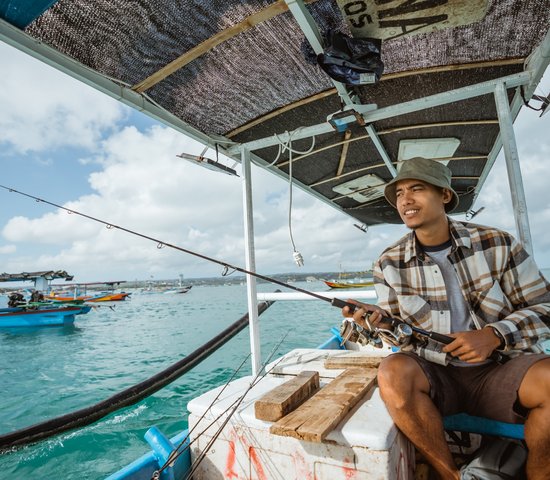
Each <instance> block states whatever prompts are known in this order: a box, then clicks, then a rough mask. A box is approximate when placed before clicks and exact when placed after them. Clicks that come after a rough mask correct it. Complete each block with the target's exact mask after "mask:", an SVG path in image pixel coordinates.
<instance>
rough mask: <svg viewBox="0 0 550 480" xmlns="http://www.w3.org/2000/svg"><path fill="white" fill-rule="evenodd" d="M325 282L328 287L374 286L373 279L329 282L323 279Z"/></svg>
mask: <svg viewBox="0 0 550 480" xmlns="http://www.w3.org/2000/svg"><path fill="white" fill-rule="evenodd" d="M324 282H325V284H326V285H327V286H328V287H330V288H365V287H372V286H374V281H373V280H371V281H367V282H331V281H329V280H324Z"/></svg>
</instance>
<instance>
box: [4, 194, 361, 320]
mask: <svg viewBox="0 0 550 480" xmlns="http://www.w3.org/2000/svg"><path fill="white" fill-rule="evenodd" d="M0 187H1V188H3V189H4V190H7V191H8V192H10V193H17V194H19V195H22V196H24V197H28V198H32V199H33V200H35V201H37V202H39V203H45V204H47V205H51V206H53V207H56V208H59V209H61V210H65V211H66V212H68V213H70V214H75V215H79V216H81V217H84V218H87V219H89V220H93V221H94V222H98V223H102V224H103V225H105V226H106V227H107V228H108V229H117V230H121V231H123V232H126V233H130V234H131V235H135V236H137V237H141V238H145V239H146V240H151V241H152V242H156V244H157V248H159V249H160V248H163V247H168V248H172V249H174V250H178V251H180V252H184V253H187V254H189V255H193V256H195V257H198V258H202V259H203V260H207V261H209V262H212V263H216V264H218V265H221V266H222V267H224V271H223V273H222V276H225V275H227V272H229V270H233V271H236V272H241V273H244V274H246V275H251V276H253V277H256V278H259V279H261V280H264V281H266V282H270V283H274V284H276V285H280V286H282V287H286V288H290V289H291V290H294V291H296V292H300V293H303V294H305V295H309V296H310V297H315V298H317V299H318V300H323V301H324V302H329V303H330V304H331V305H333V306H334V307H338V308H343V307H349V308H350V309H352V310H353V309H355V307H356V306H355V305H353V304H351V303H348V302H344V301H343V300H340V299H338V298H329V297H325V296H323V295H319V294H318V293H315V292H310V291H308V290H304V289H303V288H300V287H296V286H294V285H290V284H288V283H285V282H282V281H280V280H277V279H276V278H272V277H268V276H266V275H262V274H260V273H257V272H252V271H250V270H247V269H245V268H242V267H239V266H235V265H231V264H230V263H228V262H223V261H221V260H218V259H216V258H213V257H209V256H207V255H204V254H202V253H198V252H194V251H193V250H189V249H187V248H183V247H180V246H178V245H174V244H172V243H167V242H164V241H162V240H159V239H157V238H154V237H151V236H149V235H145V234H143V233H139V232H136V231H134V230H130V229H129V228H125V227H121V226H120V225H115V224H114V223H109V222H106V221H105V220H101V219H100V218H97V217H92V216H91V215H87V214H85V213H82V212H78V211H76V210H72V209H70V208H67V207H63V206H62V205H58V204H57V203H54V202H50V201H49V200H45V199H43V198H40V197H36V196H34V195H30V194H29V193H25V192H21V191H19V190H16V189H14V188H10V187H6V186H4V185H0ZM231 273H233V272H231Z"/></svg>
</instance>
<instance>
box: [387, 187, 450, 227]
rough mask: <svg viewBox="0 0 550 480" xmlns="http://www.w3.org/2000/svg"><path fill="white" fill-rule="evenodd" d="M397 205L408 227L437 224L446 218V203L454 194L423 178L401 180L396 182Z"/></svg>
mask: <svg viewBox="0 0 550 480" xmlns="http://www.w3.org/2000/svg"><path fill="white" fill-rule="evenodd" d="M395 193H396V197H397V199H396V206H397V211H398V212H399V216H400V217H401V219H402V220H403V222H404V223H405V225H406V226H407V227H409V228H410V229H412V230H416V229H418V228H421V227H429V226H431V225H436V224H437V223H438V222H440V221H441V220H442V219H443V218H445V216H446V213H445V204H447V203H449V202H450V200H451V198H452V194H451V192H450V191H449V190H447V189H444V190H443V191H441V189H439V188H437V187H434V186H433V185H431V184H430V183H426V182H423V181H422V180H400V181H399V182H397V184H396V190H395Z"/></svg>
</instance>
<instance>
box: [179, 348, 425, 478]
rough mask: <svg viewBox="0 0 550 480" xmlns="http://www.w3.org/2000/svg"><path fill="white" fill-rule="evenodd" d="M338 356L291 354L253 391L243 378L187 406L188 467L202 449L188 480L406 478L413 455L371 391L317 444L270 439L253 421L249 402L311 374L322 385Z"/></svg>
mask: <svg viewBox="0 0 550 480" xmlns="http://www.w3.org/2000/svg"><path fill="white" fill-rule="evenodd" d="M353 353H355V354H357V352H350V354H353ZM336 354H337V355H342V351H341V350H324V351H323V350H305V349H301V350H294V351H292V352H290V353H289V354H287V355H285V357H283V359H282V361H280V362H279V363H278V364H277V366H276V367H275V369H274V370H273V371H272V373H270V374H268V375H266V376H265V377H264V378H263V379H262V380H261V381H259V382H258V383H257V384H255V385H254V386H253V387H252V388H250V384H251V382H252V381H253V378H252V377H244V378H241V379H239V380H236V381H234V382H232V383H231V384H229V385H228V386H227V387H225V389H224V390H223V392H221V394H220V391H221V390H222V388H224V387H223V386H222V387H218V388H216V389H214V390H211V391H210V392H207V393H205V394H204V395H201V396H200V397H197V398H195V399H193V400H192V401H191V402H189V405H188V408H189V411H190V415H189V428H190V429H192V432H191V435H190V437H191V439H192V442H193V443H192V447H191V448H192V450H191V456H192V460H193V462H195V461H196V460H197V458H199V457H200V456H201V454H202V453H203V452H204V451H205V450H207V451H206V455H205V456H204V459H203V460H202V461H201V463H200V464H199V467H198V469H197V470H196V472H195V473H194V475H193V478H194V480H221V479H235V480H237V479H238V480H271V479H273V480H275V479H277V480H294V479H296V480H324V479H327V480H340V479H341V480H351V479H357V480H367V479H368V480H378V479H380V480H382V479H390V480H405V479H407V480H409V479H412V478H413V468H414V462H415V459H414V448H413V447H412V446H411V444H410V443H409V442H408V441H407V440H406V439H405V437H404V436H403V435H402V434H401V433H400V432H399V431H398V430H397V428H396V427H395V425H394V424H393V422H392V420H391V418H390V416H389V414H388V412H387V410H386V408H385V406H384V404H383V402H382V400H381V399H380V396H379V393H378V389H377V388H374V389H372V390H371V391H370V392H369V393H367V394H366V395H365V397H364V398H363V399H362V400H361V401H360V402H359V403H358V405H356V406H355V408H354V409H353V410H351V411H350V413H349V414H348V415H347V416H346V418H345V419H344V420H343V421H342V422H340V424H339V425H338V426H337V427H336V428H335V429H334V430H332V431H331V432H330V433H329V434H328V435H327V437H326V439H325V440H324V442H323V443H315V442H308V441H304V440H299V439H296V438H292V437H284V436H279V435H272V434H271V433H270V432H269V427H270V426H271V425H272V423H271V422H266V421H262V420H258V419H256V418H255V415H254V402H255V401H256V400H258V399H259V398H260V397H262V396H263V395H264V394H265V393H266V392H268V391H270V390H272V389H273V388H275V387H276V386H278V385H280V384H282V383H284V382H285V381H287V380H288V379H289V378H290V375H296V373H299V371H302V370H317V371H319V374H320V377H321V386H323V385H325V384H327V383H328V382H330V381H331V380H332V379H333V378H334V377H336V376H337V375H339V374H340V373H341V372H342V370H326V369H324V367H323V362H324V359H326V358H327V356H329V355H336ZM272 365H273V364H272ZM268 369H269V367H268ZM274 372H276V373H274ZM249 388H250V389H249ZM247 390H248V392H247V393H246V396H245V397H244V400H242V401H241V402H240V403H239V404H238V402H239V399H240V398H241V396H242V395H243V394H244V393H245V392H246V391H247ZM218 395H219V398H217V397H218ZM215 399H216V400H215ZM214 400H215V402H214ZM213 402H214V403H213ZM233 410H235V411H234V413H233V415H232V416H231V417H230V418H229V419H228V414H229V413H231V412H232V411H233ZM213 439H214V440H213ZM210 443H211V445H210V446H209V444H210Z"/></svg>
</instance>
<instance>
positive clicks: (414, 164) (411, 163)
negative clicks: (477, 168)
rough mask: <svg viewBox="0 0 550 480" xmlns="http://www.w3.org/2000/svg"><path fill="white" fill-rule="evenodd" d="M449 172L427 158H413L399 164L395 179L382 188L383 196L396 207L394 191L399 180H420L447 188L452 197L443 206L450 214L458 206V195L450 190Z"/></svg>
mask: <svg viewBox="0 0 550 480" xmlns="http://www.w3.org/2000/svg"><path fill="white" fill-rule="evenodd" d="M451 176H452V172H451V170H450V169H449V168H448V167H446V166H445V165H443V164H442V163H440V162H437V161H435V160H431V159H429V158H422V157H414V158H411V159H410V160H405V161H404V162H403V163H402V164H401V168H400V169H399V172H397V175H396V177H395V178H394V179H393V180H392V181H391V182H389V183H388V184H387V185H386V187H385V188H384V195H385V197H386V199H387V200H388V202H390V204H391V205H392V206H393V207H395V206H396V194H395V190H396V187H397V185H396V184H397V182H398V181H399V180H422V181H423V182H426V183H429V184H431V185H435V186H436V187H442V188H448V189H449V190H450V191H451V193H452V194H453V197H452V198H451V201H450V202H449V203H448V204H447V205H445V211H446V212H447V213H449V212H452V211H453V210H454V209H455V208H456V207H457V205H458V195H457V193H456V192H455V191H454V190H453V189H452V188H451Z"/></svg>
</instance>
